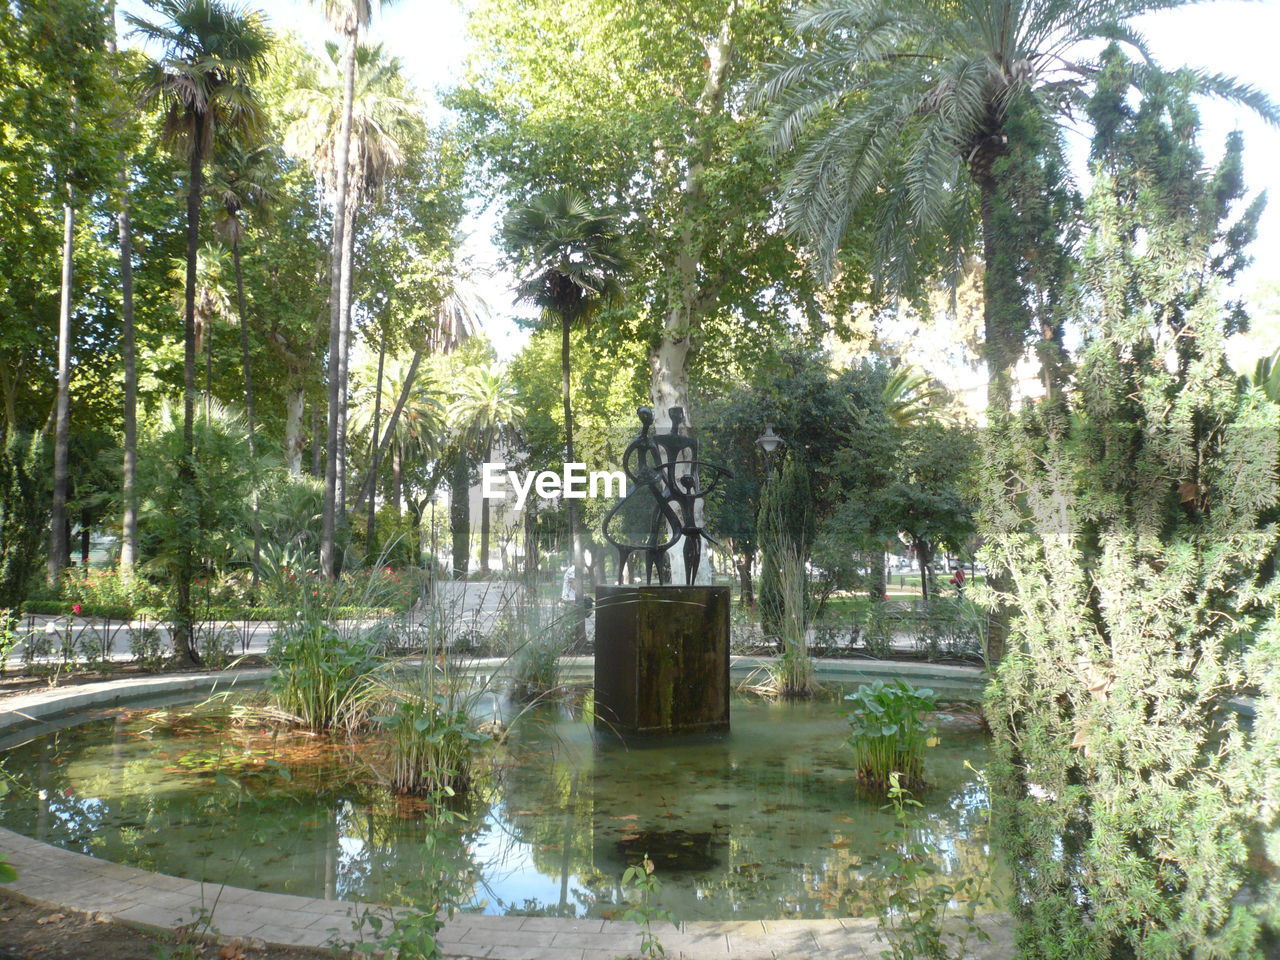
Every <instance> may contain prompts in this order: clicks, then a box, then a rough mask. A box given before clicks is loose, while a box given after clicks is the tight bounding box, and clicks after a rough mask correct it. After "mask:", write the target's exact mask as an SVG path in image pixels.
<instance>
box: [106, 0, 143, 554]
mask: <svg viewBox="0 0 1280 960" xmlns="http://www.w3.org/2000/svg"><path fill="white" fill-rule="evenodd" d="M107 23H108V32H107V50H108V52H109V53H110V54H111V80H112V83H113V86H115V87H116V88H117V89H119V86H120V83H119V80H120V77H119V67H118V53H117V50H116V5H115V2H114V0H112V2H111V3H109V4H108V6H107ZM130 109H131V108H130V105H129V104H128V103H126V102H123V98H122V101H121V106H120V110H121V114H122V115H123V114H124V112H125V111H127V110H130ZM116 183H117V186H118V193H117V198H116V199H117V201H118V203H119V207H118V209H117V210H116V232H117V237H118V240H117V242H118V245H119V248H120V353H121V359H122V360H123V366H124V450H123V454H124V456H123V463H122V464H121V471H120V481H121V482H120V499H121V501H122V502H121V507H122V509H121V518H120V571H121V572H122V573H123V574H125V575H126V576H132V574H133V567H134V564H135V563H136V562H137V559H138V490H137V475H138V363H137V348H136V345H135V337H134V323H133V224H132V222H131V221H130V218H129V171H128V166H127V163H126V158H125V153H124V150H123V148H122V149H121V151H120V158H119V166H118V168H117V170H116Z"/></svg>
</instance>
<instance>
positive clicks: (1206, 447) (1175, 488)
mask: <svg viewBox="0 0 1280 960" xmlns="http://www.w3.org/2000/svg"><path fill="white" fill-rule="evenodd" d="M1127 75H1128V74H1127V72H1126V71H1125V66H1124V64H1123V63H1116V64H1113V72H1112V73H1111V74H1110V76H1109V78H1108V79H1109V81H1110V83H1111V87H1112V89H1111V90H1110V94H1111V95H1110V96H1107V97H1106V98H1105V99H1104V100H1103V102H1098V103H1095V104H1094V109H1095V114H1096V115H1095V116H1094V121H1095V124H1096V125H1097V126H1098V128H1099V130H1100V135H1099V139H1098V142H1097V143H1096V144H1095V160H1096V161H1098V163H1099V168H1098V176H1097V181H1096V188H1095V191H1094V194H1093V197H1092V199H1091V201H1090V206H1089V215H1090V219H1091V234H1090V237H1089V240H1088V243H1087V245H1086V248H1085V251H1084V256H1083V258H1082V271H1083V283H1082V291H1081V294H1080V312H1081V315H1082V318H1083V319H1084V320H1085V321H1086V323H1087V327H1086V333H1087V340H1086V342H1085V345H1084V347H1083V349H1082V355H1081V357H1080V358H1079V369H1078V374H1077V382H1078V384H1079V388H1078V390H1077V391H1076V392H1075V393H1073V394H1072V395H1070V396H1056V397H1053V398H1051V400H1050V401H1049V402H1047V403H1044V404H1042V405H1041V406H1040V407H1038V408H1037V409H1035V410H1032V411H1028V412H1026V413H1025V414H1024V415H1022V416H1020V417H1017V418H1013V419H1010V420H1008V421H1005V422H997V423H996V424H995V426H994V429H993V435H992V437H991V440H990V447H989V450H988V454H987V463H986V465H985V466H986V471H987V483H988V484H989V486H988V490H987V495H986V497H985V498H984V499H985V504H986V506H985V516H984V518H983V520H984V526H985V530H984V533H985V535H986V538H987V548H986V549H987V559H988V563H989V569H1005V570H1008V571H1009V573H1010V577H1011V581H1012V582H1011V588H1012V589H1011V591H1010V592H1009V594H1008V595H1006V596H1005V597H1004V599H1005V600H1006V601H1007V602H1014V603H1016V611H1017V612H1016V615H1015V617H1014V620H1013V624H1012V633H1011V640H1012V641H1013V644H1012V647H1011V649H1012V651H1013V652H1012V653H1011V654H1010V655H1009V656H1008V657H1007V658H1006V659H1005V660H1004V662H1003V663H1001V665H1000V668H999V671H998V674H997V677H996V681H995V683H994V684H993V686H992V687H991V689H990V691H989V694H988V701H987V716H988V719H989V721H990V723H991V726H992V728H993V730H994V733H995V747H994V749H995V761H994V762H993V764H992V766H991V768H990V773H991V778H992V786H993V805H994V812H995V827H996V830H997V835H998V836H999V837H1000V839H1001V840H1002V847H1003V849H1004V850H1005V851H1006V854H1007V856H1009V858H1010V859H1011V861H1012V866H1013V868H1014V871H1013V875H1014V881H1015V891H1014V899H1013V906H1014V910H1015V913H1016V916H1017V918H1018V921H1019V923H1018V928H1017V943H1018V948H1019V952H1020V955H1021V956H1028V957H1030V956H1034V957H1037V958H1043V960H1103V958H1111V957H1141V958H1159V960H1185V958H1192V957H1197V958H1199V957H1215V958H1220V960H1261V958H1263V957H1265V956H1274V955H1275V954H1274V952H1273V951H1274V947H1275V939H1274V934H1271V937H1272V939H1271V940H1268V939H1267V937H1268V934H1267V933H1265V932H1264V930H1263V922H1264V916H1263V908H1262V907H1261V906H1260V903H1259V901H1260V894H1262V893H1263V892H1264V891H1261V890H1258V889H1256V886H1258V885H1260V884H1261V881H1256V882H1255V880H1254V878H1251V876H1250V868H1249V866H1248V865H1249V862H1250V847H1251V845H1252V844H1254V843H1256V841H1257V836H1258V834H1259V832H1266V831H1272V832H1273V833H1274V831H1275V830H1276V827H1277V815H1278V812H1280V673H1277V671H1276V669H1275V664H1276V662H1277V657H1280V619H1278V618H1277V599H1278V597H1280V581H1277V579H1276V577H1275V575H1274V572H1273V571H1272V570H1270V569H1269V567H1268V565H1267V559H1268V557H1269V556H1270V555H1271V553H1272V551H1273V550H1274V548H1275V545H1276V537H1277V530H1276V527H1275V525H1274V524H1273V523H1270V522H1268V518H1267V514H1268V512H1269V511H1271V510H1272V509H1274V507H1275V506H1276V504H1277V503H1278V502H1280V481H1278V478H1277V462H1278V460H1280V409H1277V407H1276V406H1275V405H1274V404H1273V403H1271V402H1270V401H1268V400H1267V399H1266V398H1265V397H1264V396H1263V395H1262V394H1261V393H1260V392H1259V391H1256V390H1250V391H1248V392H1245V393H1243V394H1241V393H1239V392H1237V387H1236V383H1235V378H1234V377H1233V376H1231V375H1230V373H1229V371H1228V369H1227V366H1226V363H1225V361H1224V357H1223V341H1224V338H1225V336H1226V335H1227V334H1229V333H1230V332H1231V331H1232V330H1233V329H1234V328H1235V326H1236V323H1237V315H1236V313H1235V311H1234V310H1233V309H1232V308H1231V305H1229V304H1223V303H1222V302H1221V300H1220V297H1219V292H1218V287H1217V286H1216V285H1215V284H1216V283H1218V282H1222V283H1225V282H1227V281H1229V280H1230V279H1231V277H1232V276H1234V274H1235V273H1236V271H1237V270H1238V269H1239V268H1240V267H1241V266H1242V265H1243V263H1244V262H1245V261H1244V259H1243V257H1242V255H1241V248H1242V246H1243V243H1244V242H1246V241H1247V240H1248V238H1249V237H1250V236H1251V234H1252V227H1253V224H1252V217H1253V215H1255V214H1256V207H1255V208H1252V209H1251V210H1250V211H1248V212H1247V213H1246V215H1245V216H1244V217H1243V218H1241V219H1239V220H1236V221H1234V222H1233V221H1230V220H1229V219H1228V213H1229V211H1230V209H1231V207H1232V204H1233V202H1234V201H1235V200H1237V199H1238V198H1239V197H1240V196H1241V195H1242V194H1243V187H1242V185H1241V178H1240V145H1239V141H1238V139H1236V138H1233V139H1232V141H1231V142H1230V143H1229V145H1228V150H1227V152H1226V156H1225V158H1224V160H1223V162H1222V164H1221V165H1220V166H1219V167H1218V168H1217V169H1216V170H1211V171H1210V172H1209V173H1207V174H1206V173H1204V172H1201V168H1202V158H1201V155H1200V153H1199V151H1198V150H1197V149H1196V146H1195V143H1194V140H1193V137H1194V130H1195V126H1196V125H1195V122H1194V111H1193V110H1192V108H1191V106H1190V104H1189V102H1188V100H1187V99H1186V97H1185V95H1182V94H1179V93H1177V92H1176V91H1169V92H1168V93H1167V94H1166V95H1164V96H1157V95H1148V96H1146V97H1145V98H1142V99H1139V100H1136V101H1135V100H1134V99H1132V98H1129V97H1126V96H1125V94H1126V93H1127V90H1126V88H1125V87H1124V84H1123V79H1124V78H1125V77H1127ZM1011 494H1012V495H1011ZM1242 695H1244V696H1251V697H1252V698H1254V701H1255V704H1256V708H1257V715H1256V718H1255V719H1254V720H1253V722H1252V724H1249V723H1248V722H1246V721H1243V720H1242V719H1241V717H1240V715H1239V714H1238V713H1237V712H1236V711H1235V710H1234V709H1232V708H1231V705H1230V703H1229V701H1230V699H1231V698H1232V697H1234V696H1242ZM1273 886H1274V884H1273ZM1271 892H1272V893H1273V894H1274V893H1275V891H1274V889H1273V890H1272V891H1271ZM1272 919H1273V920H1274V917H1273V918H1272Z"/></svg>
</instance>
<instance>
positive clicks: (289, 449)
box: [284, 387, 307, 477]
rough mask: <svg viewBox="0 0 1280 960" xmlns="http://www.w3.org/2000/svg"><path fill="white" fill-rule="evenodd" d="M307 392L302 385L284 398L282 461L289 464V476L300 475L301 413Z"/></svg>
mask: <svg viewBox="0 0 1280 960" xmlns="http://www.w3.org/2000/svg"><path fill="white" fill-rule="evenodd" d="M306 405H307V394H306V391H305V390H304V389H303V388H302V387H295V388H293V389H292V390H290V391H289V394H288V396H287V397H286V398H285V416H284V462H285V463H286V464H288V466H289V476H291V477H300V476H302V447H303V440H302V414H303V411H304V410H305V409H306Z"/></svg>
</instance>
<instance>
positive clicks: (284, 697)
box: [267, 622, 383, 730]
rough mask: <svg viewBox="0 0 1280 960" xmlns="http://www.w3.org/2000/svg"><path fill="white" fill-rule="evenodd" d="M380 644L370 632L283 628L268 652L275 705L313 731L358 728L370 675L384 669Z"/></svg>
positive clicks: (306, 625)
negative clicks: (271, 668) (271, 669)
mask: <svg viewBox="0 0 1280 960" xmlns="http://www.w3.org/2000/svg"><path fill="white" fill-rule="evenodd" d="M379 640H380V638H379V637H378V635H377V632H376V631H374V630H347V631H344V630H340V629H338V628H336V627H334V626H332V625H330V624H327V623H323V622H302V623H292V624H288V625H286V626H285V627H283V628H282V629H281V630H279V631H278V632H277V633H276V635H275V637H273V638H272V641H271V646H270V648H269V649H268V651H267V659H268V661H270V663H271V665H272V667H273V668H274V670H273V672H272V674H271V682H270V689H271V694H272V698H273V699H274V701H275V705H276V706H277V707H278V708H279V709H280V710H281V711H283V712H284V713H285V714H287V715H288V716H290V717H291V718H293V720H294V721H295V722H296V723H299V724H301V725H302V726H305V727H310V728H311V729H312V730H338V729H347V730H353V729H355V728H356V727H359V726H361V725H362V724H363V723H364V722H365V720H366V719H367V717H368V715H369V707H370V705H371V703H372V702H373V693H374V689H373V683H372V680H373V677H374V675H375V674H376V673H377V672H378V671H379V670H380V669H382V667H383V659H382V657H381V651H380V642H379Z"/></svg>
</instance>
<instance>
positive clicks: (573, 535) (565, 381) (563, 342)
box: [560, 318, 586, 641]
mask: <svg viewBox="0 0 1280 960" xmlns="http://www.w3.org/2000/svg"><path fill="white" fill-rule="evenodd" d="M560 390H561V399H562V400H563V402H564V462H565V463H574V462H576V461H575V460H574V456H573V404H572V402H571V400H570V396H569V321H568V320H567V319H563V318H562V319H561V321H560ZM564 502H565V506H566V507H567V508H568V511H569V546H570V551H571V553H570V558H569V562H570V563H572V564H573V599H574V603H576V604H577V606H578V608H579V609H581V607H582V597H583V593H582V538H581V536H580V535H579V532H578V501H577V500H574V499H571V498H570V497H565V498H564ZM578 632H579V633H580V634H581V637H580V639H581V640H584V641H585V640H586V624H585V623H579V625H578Z"/></svg>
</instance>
